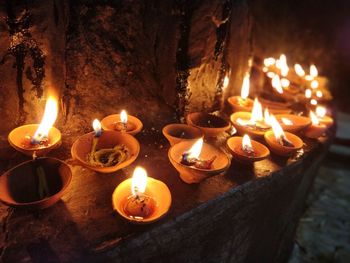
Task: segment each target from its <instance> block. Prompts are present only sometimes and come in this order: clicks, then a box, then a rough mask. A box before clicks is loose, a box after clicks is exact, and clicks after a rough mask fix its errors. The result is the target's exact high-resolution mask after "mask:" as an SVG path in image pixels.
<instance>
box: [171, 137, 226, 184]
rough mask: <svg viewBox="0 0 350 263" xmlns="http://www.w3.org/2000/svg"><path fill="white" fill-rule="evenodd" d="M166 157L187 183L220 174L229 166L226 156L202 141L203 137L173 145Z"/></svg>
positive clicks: (197, 181)
mask: <svg viewBox="0 0 350 263" xmlns="http://www.w3.org/2000/svg"><path fill="white" fill-rule="evenodd" d="M168 157H169V160H170V162H171V163H172V165H173V166H174V167H175V169H176V170H177V171H178V172H179V174H180V178H181V179H182V180H183V181H184V182H185V183H188V184H192V183H199V182H201V181H203V180H204V179H206V178H209V177H211V176H214V175H218V174H221V173H223V172H225V171H226V170H227V169H228V168H229V166H230V159H229V158H228V156H227V155H226V154H225V153H224V152H223V151H221V150H220V149H218V148H216V147H214V146H212V145H210V144H208V143H203V139H199V140H197V141H196V142H195V143H193V142H186V141H183V142H179V143H177V144H175V145H173V146H172V147H171V148H170V149H169V152H168Z"/></svg>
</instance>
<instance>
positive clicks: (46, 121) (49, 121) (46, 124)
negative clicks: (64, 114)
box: [32, 96, 58, 143]
mask: <svg viewBox="0 0 350 263" xmlns="http://www.w3.org/2000/svg"><path fill="white" fill-rule="evenodd" d="M57 113H58V107H57V99H56V98H54V97H53V96H50V97H48V99H47V101H46V105H45V111H44V116H43V118H42V120H41V123H40V125H39V127H38V129H37V130H36V132H35V134H34V136H33V138H32V141H33V142H34V143H39V142H40V141H42V140H43V139H44V138H47V137H48V135H49V131H50V129H51V127H52V126H53V125H54V123H55V121H56V118H57Z"/></svg>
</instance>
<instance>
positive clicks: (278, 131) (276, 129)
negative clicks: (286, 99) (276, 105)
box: [270, 114, 286, 141]
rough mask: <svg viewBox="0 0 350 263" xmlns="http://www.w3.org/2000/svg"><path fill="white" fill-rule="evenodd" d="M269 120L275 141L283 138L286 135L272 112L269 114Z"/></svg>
mask: <svg viewBox="0 0 350 263" xmlns="http://www.w3.org/2000/svg"><path fill="white" fill-rule="evenodd" d="M270 122H271V127H272V131H273V134H274V135H275V138H276V140H277V141H280V140H281V138H283V137H284V138H285V137H286V135H285V134H284V132H283V129H282V127H281V125H280V124H279V122H278V121H277V120H276V118H275V116H274V115H273V114H271V115H270Z"/></svg>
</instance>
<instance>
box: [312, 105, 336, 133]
mask: <svg viewBox="0 0 350 263" xmlns="http://www.w3.org/2000/svg"><path fill="white" fill-rule="evenodd" d="M326 114H327V110H326V108H325V107H323V106H317V107H316V115H317V118H318V120H319V121H320V123H322V124H324V125H326V126H327V128H329V127H331V126H332V125H333V122H334V121H333V118H331V117H329V116H327V115H326Z"/></svg>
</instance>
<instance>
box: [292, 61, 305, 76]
mask: <svg viewBox="0 0 350 263" xmlns="http://www.w3.org/2000/svg"><path fill="white" fill-rule="evenodd" d="M294 70H295V73H297V75H298V76H299V77H304V76H305V71H304V69H303V67H302V66H301V65H300V64H295V65H294Z"/></svg>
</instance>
